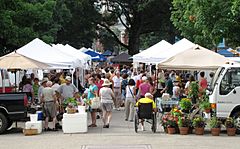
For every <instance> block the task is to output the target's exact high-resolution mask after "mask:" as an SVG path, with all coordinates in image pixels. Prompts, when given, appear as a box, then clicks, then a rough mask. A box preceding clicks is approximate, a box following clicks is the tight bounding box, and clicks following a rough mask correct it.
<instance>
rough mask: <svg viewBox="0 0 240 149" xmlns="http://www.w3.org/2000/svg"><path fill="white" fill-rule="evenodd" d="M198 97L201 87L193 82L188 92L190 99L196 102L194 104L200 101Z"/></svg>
mask: <svg viewBox="0 0 240 149" xmlns="http://www.w3.org/2000/svg"><path fill="white" fill-rule="evenodd" d="M198 95H199V85H198V83H197V82H195V81H194V82H191V83H190V86H189V91H188V98H190V99H192V101H193V100H194V102H196V101H195V100H197V99H198Z"/></svg>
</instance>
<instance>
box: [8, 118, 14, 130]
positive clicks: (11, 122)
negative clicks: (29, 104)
mask: <svg viewBox="0 0 240 149" xmlns="http://www.w3.org/2000/svg"><path fill="white" fill-rule="evenodd" d="M12 124H13V121H11V120H8V125H7V129H9V128H10V127H11V126H12Z"/></svg>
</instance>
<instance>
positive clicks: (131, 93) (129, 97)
mask: <svg viewBox="0 0 240 149" xmlns="http://www.w3.org/2000/svg"><path fill="white" fill-rule="evenodd" d="M130 90H131V91H130ZM133 96H134V86H129V85H128V86H127V87H126V100H130V101H135V99H134V97H133Z"/></svg>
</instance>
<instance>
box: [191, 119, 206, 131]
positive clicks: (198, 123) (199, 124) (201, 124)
mask: <svg viewBox="0 0 240 149" xmlns="http://www.w3.org/2000/svg"><path fill="white" fill-rule="evenodd" d="M192 125H193V127H194V128H203V127H205V126H206V123H205V120H204V119H203V118H202V117H195V118H194V119H193V120H192Z"/></svg>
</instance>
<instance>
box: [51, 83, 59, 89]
mask: <svg viewBox="0 0 240 149" xmlns="http://www.w3.org/2000/svg"><path fill="white" fill-rule="evenodd" d="M59 87H60V85H59V84H57V83H55V84H54V85H53V86H52V89H53V90H54V91H57V90H58V88H59Z"/></svg>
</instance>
